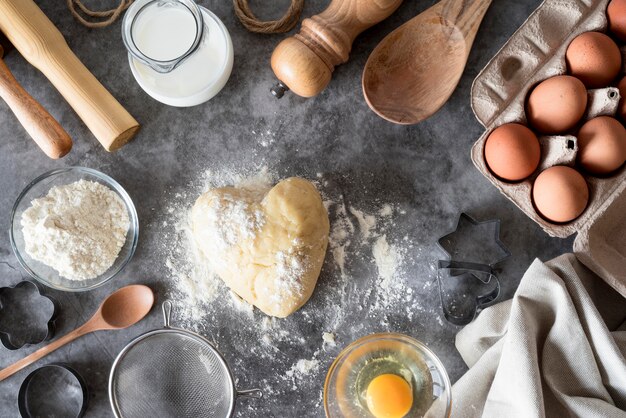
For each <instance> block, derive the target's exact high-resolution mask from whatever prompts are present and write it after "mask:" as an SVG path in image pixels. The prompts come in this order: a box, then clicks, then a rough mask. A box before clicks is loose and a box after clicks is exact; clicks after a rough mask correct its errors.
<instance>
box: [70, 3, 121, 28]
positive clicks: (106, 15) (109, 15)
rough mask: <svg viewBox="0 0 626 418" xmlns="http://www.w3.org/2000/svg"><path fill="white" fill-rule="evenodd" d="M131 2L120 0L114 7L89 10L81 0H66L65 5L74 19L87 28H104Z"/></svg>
mask: <svg viewBox="0 0 626 418" xmlns="http://www.w3.org/2000/svg"><path fill="white" fill-rule="evenodd" d="M132 3H133V0H120V4H119V5H118V6H117V7H116V8H115V9H111V10H91V9H89V8H88V7H87V6H85V5H84V4H83V2H82V1H81V0H67V7H68V8H69V9H70V12H71V13H72V15H73V16H74V17H75V18H76V20H78V21H79V22H80V23H81V24H82V25H83V26H86V27H88V28H104V27H107V26H109V25H111V24H112V23H113V22H115V21H116V20H117V18H118V17H120V15H121V14H122V12H123V11H124V10H126V9H128V6H130V5H131V4H132ZM81 13H82V14H81ZM83 15H85V16H86V18H85V17H83ZM101 19H104V20H101ZM94 20H96V21H94Z"/></svg>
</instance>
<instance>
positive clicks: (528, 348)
mask: <svg viewBox="0 0 626 418" xmlns="http://www.w3.org/2000/svg"><path fill="white" fill-rule="evenodd" d="M624 268H626V265H625V266H624ZM625 319H626V299H624V298H623V297H621V296H620V295H619V294H618V293H617V292H616V291H614V290H613V289H612V288H611V287H610V286H609V285H607V284H606V283H605V282H604V281H602V280H601V279H599V278H598V277H597V276H595V275H594V274H593V273H592V272H591V271H590V270H589V269H587V268H586V267H585V266H584V265H582V264H581V263H580V262H579V261H578V260H577V259H576V257H575V256H574V255H573V254H566V255H563V256H560V257H558V258H555V259H554V260H552V261H550V262H547V263H542V262H541V261H539V260H535V262H534V263H533V264H532V265H531V266H530V268H529V269H528V271H527V272H526V274H525V275H524V277H523V278H522V281H521V283H520V286H519V288H518V290H517V292H516V293H515V296H514V297H513V299H512V300H508V301H505V302H502V303H499V304H497V305H494V306H492V307H490V308H487V309H485V310H484V311H483V312H482V313H481V314H480V315H479V316H478V318H477V319H476V320H475V321H474V322H473V323H471V324H470V325H468V326H466V327H465V328H464V329H463V330H461V332H459V333H458V335H457V337H456V346H457V349H458V350H459V352H460V353H461V356H462V357H463V360H464V361H465V362H466V363H467V365H468V366H469V367H470V370H469V371H468V372H467V373H466V374H465V375H464V376H463V377H462V378H461V379H460V380H459V381H458V382H457V383H456V384H455V385H454V387H453V395H452V404H453V408H452V417H453V418H456V417H463V418H467V417H494V418H495V417H497V418H502V417H505V418H509V417H513V418H514V417H523V418H532V417H549V418H550V417H585V418H586V417H603V418H604V417H626V412H625V411H626V360H625V358H624V356H625V355H626V323H625ZM432 412H434V411H432ZM429 415H430V414H429Z"/></svg>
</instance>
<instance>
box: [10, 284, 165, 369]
mask: <svg viewBox="0 0 626 418" xmlns="http://www.w3.org/2000/svg"><path fill="white" fill-rule="evenodd" d="M153 304H154V293H152V290H151V289H150V288H149V287H148V286H143V285H140V284H135V285H130V286H126V287H122V288H121V289H118V290H117V291H115V292H113V293H112V294H111V295H109V296H108V297H107V298H106V299H105V300H104V302H102V305H100V307H99V308H98V310H97V311H96V313H95V314H93V316H92V317H91V319H90V320H89V321H87V322H85V323H84V324H83V325H82V326H80V327H78V328H76V329H75V330H74V331H72V332H70V333H69V334H66V335H64V336H63V337H61V338H59V339H58V340H56V341H54V342H52V343H50V344H48V345H47V346H45V347H42V348H40V349H39V350H37V351H35V352H34V353H32V354H31V355H29V356H26V357H24V358H23V359H21V360H19V361H17V362H15V363H13V364H12V365H10V366H9V367H7V368H5V369H2V370H0V381H1V380H4V379H6V378H7V377H9V376H11V375H13V374H14V373H17V372H18V371H20V370H22V369H23V368H24V367H27V366H29V365H31V364H33V363H34V362H36V361H37V360H39V359H40V358H42V357H44V356H47V355H48V354H50V353H51V352H53V351H54V350H56V349H57V348H60V347H62V346H64V345H65V344H67V343H69V342H71V341H74V340H75V339H76V338H78V337H81V336H83V335H85V334H89V333H90V332H94V331H104V330H115V329H122V328H128V327H129V326H131V325H134V324H136V323H137V322H139V321H141V320H142V319H143V317H145V316H146V315H147V314H148V312H150V309H151V308H152V305H153Z"/></svg>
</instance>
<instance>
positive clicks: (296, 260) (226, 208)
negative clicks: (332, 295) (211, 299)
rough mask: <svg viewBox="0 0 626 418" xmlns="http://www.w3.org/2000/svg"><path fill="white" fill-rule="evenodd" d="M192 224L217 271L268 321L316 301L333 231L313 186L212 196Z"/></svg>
mask: <svg viewBox="0 0 626 418" xmlns="http://www.w3.org/2000/svg"><path fill="white" fill-rule="evenodd" d="M191 222H192V229H193V235H194V239H195V241H196V244H197V246H198V248H200V250H201V251H202V253H203V254H204V255H205V256H206V258H207V259H208V262H209V264H210V267H211V268H212V270H213V271H215V272H216V273H217V274H218V275H219V276H220V277H221V278H222V280H224V282H225V283H226V285H228V287H230V288H231V290H233V291H234V292H235V293H237V294H238V295H239V296H240V297H241V298H243V299H244V300H246V301H247V302H248V303H251V304H253V305H254V306H256V307H257V308H259V309H260V310H261V311H263V312H264V313H266V314H267V315H271V316H276V317H280V318H284V317H286V316H288V315H290V314H292V313H293V312H295V311H296V310H298V309H299V308H300V307H302V305H304V304H305V303H306V302H307V300H309V298H310V297H311V294H312V293H313V289H315V284H316V283H317V278H318V276H319V274H320V270H321V268H322V264H323V262H324V256H325V254H326V247H327V246H328V233H329V229H330V224H329V221H328V213H327V212H326V208H325V207H324V205H323V204H322V199H321V197H320V195H319V193H318V191H317V189H316V188H315V186H314V185H313V184H311V182H309V181H307V180H304V179H301V178H298V177H292V178H288V179H286V180H283V181H281V182H280V183H278V184H277V185H276V186H274V187H273V188H272V189H269V191H268V189H259V188H253V187H241V188H235V187H222V188H218V189H213V190H210V191H208V192H207V193H205V194H203V195H202V196H200V197H199V198H198V200H197V201H196V203H195V205H194V207H193V209H192V213H191Z"/></svg>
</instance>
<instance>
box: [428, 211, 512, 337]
mask: <svg viewBox="0 0 626 418" xmlns="http://www.w3.org/2000/svg"><path fill="white" fill-rule="evenodd" d="M437 245H438V246H439V248H441V250H442V251H443V252H444V253H445V254H446V255H447V256H448V260H439V261H438V263H437V268H438V270H437V283H438V285H439V296H440V300H441V307H442V309H443V313H444V316H445V318H446V320H448V321H449V322H451V323H453V324H455V325H467V324H469V323H470V322H472V320H474V318H475V317H476V315H478V313H479V312H480V311H481V310H482V309H483V308H485V307H487V306H488V305H490V304H492V303H493V302H494V301H496V300H497V298H498V297H499V296H500V281H499V280H498V277H497V275H496V270H495V266H496V265H497V264H498V263H500V262H502V261H504V260H505V259H507V258H508V257H510V256H511V252H510V251H509V250H508V249H507V248H506V247H505V246H504V244H503V243H502V241H501V240H500V220H498V219H495V220H489V221H484V222H479V221H476V220H475V219H473V218H472V217H471V216H469V215H468V214H467V213H461V215H460V216H459V220H458V222H457V225H456V228H455V230H454V231H452V232H450V233H448V234H446V235H444V236H442V237H441V238H439V239H438V240H437Z"/></svg>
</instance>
